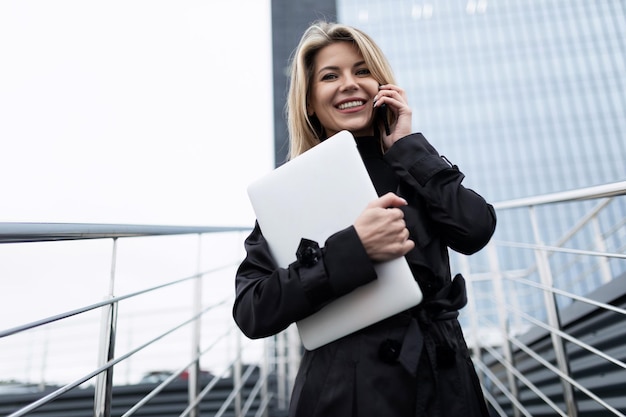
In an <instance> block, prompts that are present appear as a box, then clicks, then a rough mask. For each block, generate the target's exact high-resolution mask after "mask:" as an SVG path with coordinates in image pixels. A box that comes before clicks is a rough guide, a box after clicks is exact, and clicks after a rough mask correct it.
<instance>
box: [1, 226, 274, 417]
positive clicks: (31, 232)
mask: <svg viewBox="0 0 626 417" xmlns="http://www.w3.org/2000/svg"><path fill="white" fill-rule="evenodd" d="M247 231H249V228H238V227H171V226H138V225H102V224H44V223H0V243H3V244H7V243H11V244H31V243H33V242H51V241H68V240H87V239H110V240H111V242H112V248H111V252H110V254H111V261H110V277H109V283H108V291H107V293H106V294H105V299H104V300H103V301H101V302H96V303H91V304H88V305H85V306H82V307H80V308H77V309H73V310H69V311H64V312H61V313H58V314H54V315H52V316H48V317H45V318H41V319H38V320H35V321H32V322H28V323H25V324H20V325H18V326H14V327H11V328H8V329H4V330H0V341H3V340H6V339H8V338H9V337H11V336H17V335H22V334H25V333H28V332H31V331H33V330H35V329H41V328H45V327H46V326H50V325H52V324H55V323H62V322H64V321H67V320H69V319H71V318H74V317H79V316H81V315H85V314H87V313H89V312H92V311H97V310H100V312H101V319H100V323H99V327H100V337H99V343H98V346H99V355H98V363H97V365H96V366H95V367H94V368H93V369H91V370H90V371H89V372H87V373H83V374H82V375H81V376H80V377H79V378H76V379H74V380H72V381H71V382H69V383H65V384H63V385H62V386H58V387H55V388H54V389H53V390H52V391H51V392H47V393H46V394H45V395H43V396H42V397H41V398H38V399H36V400H35V401H32V402H31V403H29V404H26V405H25V406H23V407H20V408H19V409H17V410H13V411H11V412H10V414H9V416H10V417H18V416H23V415H28V414H30V413H31V412H34V411H35V410H37V409H40V408H41V407H43V406H45V405H48V404H51V403H52V402H53V401H55V400H57V399H59V398H61V397H63V396H64V395H65V394H67V393H68V392H70V391H77V390H78V389H79V388H80V387H83V386H84V385H85V384H88V383H91V384H93V385H95V386H94V389H93V393H94V394H93V415H94V416H98V417H108V416H110V415H111V404H112V400H113V398H112V392H113V388H114V379H113V371H114V369H118V368H117V367H119V366H120V364H122V363H124V362H127V361H130V360H131V358H132V357H133V356H134V355H136V354H138V353H140V352H142V351H145V350H147V349H149V348H151V347H152V346H155V345H158V344H164V343H165V342H164V339H166V338H168V337H169V336H170V335H172V334H175V333H177V332H180V330H181V329H187V330H188V333H189V337H188V340H187V342H183V344H186V345H187V349H189V350H188V351H189V352H191V355H190V359H189V360H184V359H181V360H180V361H179V364H178V369H176V370H174V371H170V372H168V374H167V375H168V376H167V377H166V378H165V379H163V380H162V381H161V382H160V383H159V384H158V385H156V386H155V387H153V388H152V389H151V390H150V392H149V393H148V394H147V395H145V396H144V397H143V398H141V399H140V400H139V401H138V402H137V403H136V404H134V405H133V406H132V407H130V408H129V409H128V410H126V411H125V412H124V413H123V414H122V415H123V416H131V415H133V414H135V412H137V411H138V410H139V409H141V407H143V406H144V405H145V404H147V403H148V402H149V401H151V400H153V399H154V398H155V397H156V396H157V395H159V393H160V392H161V391H163V390H164V389H165V388H166V387H167V386H168V385H170V384H171V383H172V382H174V381H177V380H180V378H181V376H182V375H185V376H186V377H187V379H188V387H187V390H188V405H187V407H186V408H185V409H184V411H182V413H180V416H198V415H200V414H199V410H200V404H201V402H202V401H203V399H205V398H206V397H207V396H208V394H209V393H210V392H211V390H212V389H214V387H216V385H217V384H218V382H219V381H221V380H223V379H224V378H225V377H227V376H230V379H231V380H232V391H231V393H230V394H229V395H228V396H227V397H226V398H225V399H224V402H223V403H222V404H221V405H220V407H219V409H218V410H217V411H216V412H215V414H214V415H216V416H221V415H224V414H225V413H226V412H227V411H228V410H229V408H230V409H232V410H234V413H235V415H237V416H245V415H250V414H249V413H250V412H251V411H250V410H251V407H254V408H255V410H254V411H255V412H256V414H257V415H263V414H265V415H266V413H267V407H268V405H269V401H270V395H269V393H268V388H267V381H268V372H267V361H265V362H264V361H263V359H264V355H263V353H262V352H261V354H260V355H259V354H257V357H258V358H259V363H258V364H249V365H248V366H247V367H244V366H243V365H242V361H243V357H242V352H244V349H245V347H243V346H242V341H241V336H240V332H238V331H236V330H235V326H234V322H233V320H232V318H231V316H230V308H232V301H233V291H232V288H233V285H234V284H233V271H232V268H234V267H236V266H237V265H238V264H239V262H240V260H241V257H240V256H235V258H234V259H232V260H230V262H228V263H225V264H222V265H220V266H217V267H213V268H210V269H207V270H202V264H203V262H202V258H203V257H206V254H205V253H204V252H206V251H205V250H203V247H202V244H203V240H204V239H203V238H205V237H206V236H215V235H216V234H219V235H220V236H224V234H231V235H232V234H234V235H235V238H234V242H235V244H236V245H237V247H238V251H239V252H240V251H241V248H242V246H243V245H242V240H243V237H244V236H245V235H243V234H241V232H247ZM166 235H169V236H183V235H184V236H190V238H194V237H195V236H197V244H196V247H197V254H196V265H195V268H196V272H195V273H193V274H192V275H190V276H185V277H182V278H176V279H171V277H170V278H169V279H168V280H167V281H166V282H165V283H163V284H160V285H151V286H149V287H148V288H141V289H139V290H137V291H133V292H129V293H127V294H125V295H116V294H115V286H116V283H117V282H116V279H117V269H118V268H117V258H118V252H119V250H118V242H119V240H121V239H129V238H136V237H145V238H147V237H149V238H150V239H159V237H161V238H162V237H163V236H166ZM49 244H54V243H49ZM218 246H219V245H218ZM146 250H149V249H146ZM217 252H218V253H214V254H212V255H213V256H215V257H219V256H220V254H219V251H217ZM171 253H172V256H175V251H172V252H171ZM210 255H211V254H210ZM218 260H219V261H220V262H223V259H221V258H218ZM224 270H227V271H228V273H227V277H228V278H227V279H228V291H227V294H228V295H227V296H226V297H224V298H222V299H219V300H211V301H207V299H206V297H204V295H203V294H206V293H207V291H204V289H203V286H206V285H207V284H206V283H207V282H209V285H215V283H213V284H212V283H211V282H210V281H209V280H210V279H211V278H212V277H214V276H215V275H216V274H217V273H219V272H220V271H224ZM57 279H58V278H57ZM87 279H88V278H87ZM181 285H187V286H190V287H191V294H190V295H189V297H188V298H187V299H186V300H185V301H184V303H186V304H188V305H190V306H192V309H191V312H190V314H187V317H185V318H183V319H182V320H179V321H178V322H176V323H175V324H173V325H170V326H169V327H167V328H165V329H162V328H161V329H159V330H158V331H157V332H156V334H153V335H151V337H147V338H145V340H143V341H141V342H140V343H138V344H136V345H135V346H133V347H132V348H129V349H128V350H127V351H126V352H124V353H121V354H116V352H118V351H119V350H120V349H119V343H118V340H117V339H118V323H119V320H120V317H119V307H120V304H122V303H139V298H140V297H142V296H145V295H147V294H153V293H156V292H160V291H167V290H171V289H173V288H176V287H179V286H181ZM60 286H61V287H62V284H61V285H60ZM167 297H168V298H170V299H172V298H173V297H171V296H167ZM6 307H7V306H5V308H6ZM6 313H10V312H9V311H7V312H6ZM213 313H218V314H220V315H219V317H218V318H216V319H213V323H216V322H217V323H219V327H221V330H220V331H219V332H217V331H216V329H215V327H216V326H214V328H212V329H211V332H209V333H210V334H209V335H208V337H202V335H201V334H202V333H203V327H204V326H207V324H208V322H207V317H208V316H209V315H210V314H213ZM90 325H91V326H94V325H98V324H97V323H92V324H90ZM204 332H206V331H204ZM179 342H180V341H179ZM168 343H169V342H168ZM219 344H222V345H223V344H226V345H227V346H226V350H227V351H229V356H230V359H227V358H225V357H224V358H220V360H219V361H220V362H221V364H222V365H223V366H222V369H221V370H220V372H219V373H218V374H217V375H215V376H212V375H211V379H210V380H208V381H206V380H204V381H203V384H201V379H202V378H203V375H204V373H203V371H202V370H201V363H202V361H203V359H204V358H206V357H207V355H210V354H212V353H214V348H215V347H216V346H217V345H219ZM232 344H235V349H232ZM1 349H2V347H0V351H1ZM77 350H78V349H77ZM2 356H3V357H4V358H5V359H9V358H8V356H9V354H7V352H3V353H2ZM148 366H159V364H158V363H157V364H155V363H152V364H151V365H148ZM244 368H245V369H244ZM255 372H257V374H258V375H257V376H256V377H255V378H251V375H253V373H255ZM4 376H5V377H6V375H4ZM94 381H95V383H94ZM250 384H252V385H250ZM44 385H45V384H42V387H43V386H44ZM246 387H248V388H246ZM48 391H50V390H48ZM42 392H43V391H42ZM244 395H247V397H246V398H244ZM0 414H1V413H0ZM59 415H63V411H61V414H59Z"/></svg>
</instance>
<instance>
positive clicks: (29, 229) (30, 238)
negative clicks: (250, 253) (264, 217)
mask: <svg viewBox="0 0 626 417" xmlns="http://www.w3.org/2000/svg"><path fill="white" fill-rule="evenodd" d="M251 229H252V228H251V227H249V226H248V227H247V226H162V225H136V224H106V223H30V222H21V223H10V222H0V243H25V242H50V241H58V240H84V239H107V238H123V237H148V236H165V235H189V234H204V233H220V232H245V231H249V230H251Z"/></svg>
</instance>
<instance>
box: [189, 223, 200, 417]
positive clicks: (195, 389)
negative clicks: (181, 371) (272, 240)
mask: <svg viewBox="0 0 626 417" xmlns="http://www.w3.org/2000/svg"><path fill="white" fill-rule="evenodd" d="M196 259H197V260H196V262H197V265H196V277H195V279H194V281H193V293H192V296H191V297H192V305H193V316H194V317H196V319H195V321H194V323H193V327H192V335H191V360H192V361H193V363H192V364H191V366H190V369H189V372H188V373H189V380H188V385H187V386H188V391H189V405H191V404H193V403H194V402H195V400H196V398H197V397H198V395H199V392H200V337H201V330H202V318H201V317H200V312H201V311H202V276H201V271H202V234H198V253H197V258H196ZM189 415H190V416H191V417H198V416H199V415H200V405H199V404H198V405H196V406H195V407H193V408H192V410H191V412H190V413H189Z"/></svg>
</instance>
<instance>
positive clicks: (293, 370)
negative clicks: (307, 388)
mask: <svg viewBox="0 0 626 417" xmlns="http://www.w3.org/2000/svg"><path fill="white" fill-rule="evenodd" d="M287 332H288V337H289V346H288V349H289V351H288V353H287V354H288V358H289V360H288V364H287V367H288V369H287V375H289V378H288V381H289V384H288V386H287V393H288V394H289V396H291V391H292V389H293V385H294V384H295V382H296V376H297V374H298V368H299V367H300V358H301V356H302V355H301V349H302V342H301V341H300V334H299V333H298V328H297V327H296V326H295V325H291V326H289V328H288V329H287Z"/></svg>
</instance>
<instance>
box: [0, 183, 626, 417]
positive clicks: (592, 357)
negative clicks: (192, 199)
mask: <svg viewBox="0 0 626 417" xmlns="http://www.w3.org/2000/svg"><path fill="white" fill-rule="evenodd" d="M624 194H626V182H620V183H615V184H607V185H604V186H601V187H592V188H587V189H580V190H576V191H572V192H567V193H558V194H552V195H546V196H540V197H536V198H529V199H522V200H515V201H508V202H502V203H499V204H496V205H495V207H496V210H497V212H498V217H499V222H500V224H502V223H503V222H521V220H520V218H527V224H526V225H522V224H521V223H520V227H519V231H520V236H500V235H498V234H496V236H495V237H494V239H493V240H492V242H490V244H489V245H488V246H487V248H486V249H485V250H483V251H481V252H480V253H479V254H476V255H473V256H472V257H465V256H462V255H459V254H453V256H452V261H453V268H456V269H459V270H460V272H462V273H463V274H464V275H465V276H466V278H467V281H468V292H469V294H468V295H469V296H468V298H469V305H468V307H467V308H466V309H465V310H464V312H463V313H462V317H461V318H462V320H465V321H467V322H468V323H465V324H464V328H465V329H466V331H467V339H468V344H469V345H470V347H471V349H472V352H473V359H474V361H475V364H476V367H477V369H478V371H479V376H480V378H481V382H482V384H483V387H484V391H485V395H486V398H487V400H488V402H489V404H490V406H491V408H492V409H493V412H494V415H500V416H507V415H514V416H519V415H525V416H531V415H532V416H539V415H561V416H572V417H573V416H582V415H594V416H595V415H614V416H625V414H626V413H625V410H626V402H625V400H624V395H623V392H626V385H624V381H626V364H625V361H626V350H625V349H626V345H625V344H623V340H624V337H626V330H624V328H625V327H626V326H623V322H624V318H625V316H626V309H625V307H626V285H625V284H624V283H626V275H625V273H626V262H624V261H625V260H626V254H625V251H626V244H625V242H626V223H625V221H624V219H625V218H626V215H625V207H626V201H625V199H624V198H625V197H624ZM581 205H582V206H581ZM574 206H575V208H573V207H574ZM542 209H545V210H544V211H542V212H541V213H539V211H540V210H542ZM572 211H573V212H574V213H575V215H576V216H575V217H571V218H570V217H568V216H567V215H565V214H562V213H566V214H567V213H569V212H572ZM555 213H556V214H555ZM509 214H511V216H509ZM555 216H556V217H555ZM542 217H543V219H544V220H543V221H542ZM557 217H558V218H561V217H567V218H566V221H564V222H563V224H564V228H563V227H561V228H560V229H559V228H558V227H557V228H554V227H553V226H554V224H553V223H559V222H558V221H556V220H555V219H556V218H557ZM572 219H573V220H572ZM509 229H510V228H509ZM247 230H248V229H246V228H195V227H181V228H179V227H166V226H156V227H149V226H127V225H92V224H22V223H9V224H7V223H4V224H2V223H0V242H1V243H12V244H15V243H20V242H21V243H24V242H42V241H58V240H76V239H78V240H85V239H110V240H111V242H112V248H111V262H110V280H109V285H108V292H107V294H106V297H105V300H103V301H101V302H97V303H91V304H89V305H86V306H84V307H81V308H78V309H74V310H70V311H65V312H63V313H60V314H56V315H53V316H49V317H46V318H43V319H40V320H37V321H33V322H29V323H26V324H23V325H19V326H16V327H12V328H9V329H7V330H2V331H0V341H2V340H3V339H7V338H9V336H15V335H18V334H23V333H26V332H29V331H32V330H33V329H37V328H42V327H46V326H49V325H51V324H52V323H56V322H60V321H66V320H69V319H70V318H71V317H74V316H79V315H82V314H86V313H87V312H89V311H93V310H99V311H100V312H101V319H100V322H99V325H98V326H99V327H100V339H99V343H98V345H99V349H100V353H99V359H98V364H97V365H96V366H95V367H93V368H92V369H91V370H90V371H89V372H86V373H84V374H83V375H82V376H81V377H80V378H76V379H74V380H73V381H72V382H70V383H67V384H65V385H63V386H61V387H58V388H56V389H54V390H53V391H52V392H49V393H47V394H46V395H45V396H43V397H42V398H39V399H37V400H36V401H33V402H32V403H30V404H28V405H26V406H24V407H22V408H20V409H19V410H15V411H13V412H12V413H11V414H10V416H11V417H17V416H22V415H27V414H29V413H30V412H31V411H33V410H36V409H38V408H39V407H42V406H44V405H45V404H48V403H50V402H52V401H54V400H55V399H57V398H59V397H62V396H63V395H64V394H66V393H67V392H69V391H72V390H76V389H77V388H79V387H81V386H84V384H85V383H88V382H90V381H94V380H95V387H94V390H93V408H94V415H95V416H98V417H101V416H109V415H111V404H112V399H113V397H112V392H113V391H112V390H113V388H114V386H115V384H114V379H113V370H114V369H116V370H117V369H120V366H122V365H123V364H124V363H127V362H129V361H131V359H132V357H133V356H134V355H135V354H137V353H139V352H141V351H144V350H146V349H150V348H151V347H153V346H155V345H162V344H163V345H165V344H167V343H169V342H167V343H166V342H165V341H164V339H166V338H167V337H168V336H169V335H171V334H173V333H176V332H178V331H179V329H181V328H187V329H189V330H190V331H189V336H188V339H187V341H186V342H185V345H186V346H187V348H186V349H188V350H187V351H188V352H190V354H189V356H188V357H189V359H188V360H180V361H179V363H178V367H177V369H176V370H174V371H172V372H171V373H170V374H169V376H168V377H167V378H165V379H164V380H162V381H161V382H160V383H159V384H158V385H156V386H154V387H152V388H151V390H150V392H149V393H148V394H147V395H145V396H144V397H142V398H141V399H139V400H138V401H137V402H136V403H134V404H132V406H130V407H129V408H128V409H127V410H126V411H125V412H124V413H123V414H122V413H120V415H123V416H131V415H133V414H135V413H136V412H137V411H138V410H141V409H142V407H144V406H146V404H149V403H150V402H151V401H153V400H154V399H155V398H157V397H158V396H159V394H160V393H162V392H163V391H164V390H165V389H166V388H167V387H168V385H170V384H172V382H173V381H176V380H179V379H180V376H181V375H183V374H184V373H185V372H187V373H188V374H189V380H188V385H187V392H188V401H187V405H186V408H185V409H184V410H183V411H182V412H180V413H179V414H178V415H180V416H187V415H189V416H198V415H200V405H201V404H202V401H203V399H205V398H206V397H207V396H208V394H209V393H210V392H211V391H212V390H214V389H215V388H216V386H218V384H219V381H220V380H223V378H224V377H225V376H227V375H230V376H231V377H232V384H231V388H230V392H229V393H228V394H227V395H226V396H225V397H224V398H223V402H222V403H221V404H220V405H219V407H218V409H216V410H214V411H212V412H211V413H210V415H216V416H222V415H227V413H228V412H230V413H231V414H232V415H235V416H247V415H253V414H256V415H259V416H260V415H263V414H264V413H265V415H267V413H268V409H269V405H270V403H273V404H274V407H275V409H277V410H283V411H284V410H285V409H286V407H287V406H288V401H289V394H290V391H291V386H292V384H293V379H294V377H295V372H296V370H297V367H298V362H299V355H300V350H301V345H300V343H299V339H298V335H297V332H295V331H294V329H293V327H291V328H290V329H288V330H287V331H285V332H283V333H281V334H279V335H276V336H275V337H272V338H268V339H267V340H265V341H264V342H263V345H262V348H261V349H260V350H261V353H260V354H257V356H256V357H255V358H256V359H257V360H256V361H255V363H253V364H252V366H247V367H246V366H244V365H243V363H251V361H249V360H245V359H244V358H243V356H244V352H245V351H246V346H243V345H244V344H247V343H248V342H249V341H247V340H244V339H242V338H241V336H240V335H241V333H240V332H239V331H238V330H237V329H236V328H235V327H234V323H233V322H232V319H231V317H230V308H231V307H232V292H233V291H232V288H233V287H232V285H233V283H232V280H233V273H234V268H235V267H236V265H238V263H239V262H240V260H241V256H242V255H243V254H242V253H241V251H242V246H243V245H242V241H243V238H244V237H245V234H247V233H244V234H242V233H241V232H247ZM524 231H529V232H528V233H526V234H524ZM228 233H235V234H237V235H238V237H237V239H235V240H236V243H235V244H236V245H237V246H238V248H239V251H240V253H239V254H238V255H237V256H235V257H234V258H233V260H232V262H230V263H227V264H226V265H222V266H219V267H214V268H209V269H206V270H203V268H202V262H201V261H200V259H201V258H203V257H206V255H204V252H207V251H208V250H207V249H206V248H205V249H203V245H202V241H203V240H202V237H203V236H218V235H220V236H222V235H223V234H228ZM163 235H189V236H195V235H197V236H198V243H197V249H196V252H197V254H196V259H197V260H196V265H195V269H196V272H195V273H193V274H191V275H188V276H183V278H177V279H168V280H167V281H166V282H165V283H164V284H160V285H152V286H149V287H148V288H141V289H139V290H137V291H131V292H128V293H126V294H125V295H121V296H120V295H116V294H115V292H116V291H115V290H114V289H115V286H116V283H117V282H118V281H116V279H117V276H116V275H117V274H116V271H117V266H116V263H117V256H118V252H119V250H118V243H119V242H120V241H127V240H128V238H131V237H140V236H141V237H150V239H159V238H158V236H163ZM546 242H550V243H546ZM49 244H54V243H49ZM218 246H223V244H221V243H220V244H218ZM209 252H211V251H209ZM221 260H222V259H220V261H221ZM228 268H231V269H230V270H228ZM224 269H226V270H228V273H227V275H228V278H227V279H226V280H227V281H228V282H229V285H230V288H229V294H230V295H229V296H227V297H225V298H223V299H218V300H211V301H210V302H209V301H207V300H206V299H205V298H203V296H202V294H205V293H206V289H207V285H206V283H207V282H209V283H211V282H213V281H211V277H212V276H213V277H214V276H215V274H216V273H217V274H219V272H220V271H223V270H224ZM188 284H191V294H192V295H190V296H189V297H188V298H187V300H186V303H187V304H189V305H191V306H193V308H192V311H191V314H189V315H188V316H187V317H186V318H185V319H183V320H180V321H179V322H177V323H176V324H174V325H171V326H170V327H169V328H167V329H165V330H159V331H158V332H156V334H153V335H152V336H151V337H146V338H145V339H144V340H143V341H142V342H141V343H138V344H135V345H134V346H133V347H132V348H128V349H127V350H126V351H125V352H124V353H121V354H118V353H117V352H118V351H119V350H120V349H119V347H120V342H119V341H118V339H117V336H118V334H119V329H118V328H117V324H118V323H119V322H120V320H121V319H122V318H123V317H124V315H123V314H120V308H119V307H120V305H121V304H122V303H127V302H130V303H132V302H134V301H135V300H138V299H139V297H141V296H143V295H144V294H148V293H154V292H157V291H161V290H166V289H171V288H175V287H177V286H179V285H188ZM209 285H210V284H209ZM601 289H605V291H600V290H601ZM170 298H171V297H170ZM222 307H227V308H226V310H227V312H226V314H224V315H222V316H219V317H218V318H217V319H215V320H216V321H217V322H223V323H222V324H224V323H226V324H227V325H225V326H223V327H220V329H221V330H219V331H218V326H212V327H210V331H209V332H206V331H204V332H203V329H205V328H207V327H208V326H207V316H208V315H210V314H212V313H214V312H216V311H218V310H219V309H220V308H222ZM616 317H617V318H616ZM605 327H606V328H607V330H606V331H602V329H603V328H605ZM590 328H591V329H592V330H591V331H590V330H589V329H590ZM207 333H209V334H210V336H211V338H210V340H207V339H206V335H207ZM591 333H593V334H591ZM220 343H222V344H223V343H226V344H227V350H228V352H229V354H230V357H229V358H228V359H226V358H222V359H220V361H221V363H222V364H223V367H222V370H221V371H220V372H217V373H216V375H215V376H211V378H210V379H209V380H204V381H203V383H200V380H201V379H202V371H201V368H202V363H203V360H204V359H205V358H207V356H211V355H213V354H214V352H215V351H214V348H215V346H217V345H218V344H220ZM168 346H169V345H168ZM0 349H1V347H0ZM600 362H602V363H603V364H602V365H598V364H599V363H600ZM598 366H601V368H597V367H598ZM594 367H595V368H594ZM595 369H600V370H598V371H596V370H595ZM255 372H257V374H258V378H254V377H253V376H254V374H255ZM599 378H600V379H601V378H604V379H602V381H599V382H598V379H599ZM250 381H252V382H250ZM620 384H621V385H620ZM246 387H247V388H246ZM589 410H591V411H589ZM598 410H600V411H598ZM202 415H208V414H206V413H202Z"/></svg>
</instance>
